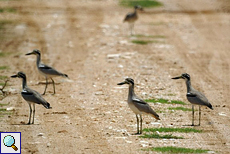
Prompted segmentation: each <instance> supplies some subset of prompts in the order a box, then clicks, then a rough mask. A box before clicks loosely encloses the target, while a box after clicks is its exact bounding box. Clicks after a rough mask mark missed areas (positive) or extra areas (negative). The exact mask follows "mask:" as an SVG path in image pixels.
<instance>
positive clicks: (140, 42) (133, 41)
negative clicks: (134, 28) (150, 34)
mask: <svg viewBox="0 0 230 154" xmlns="http://www.w3.org/2000/svg"><path fill="white" fill-rule="evenodd" d="M132 43H135V44H140V45H146V44H149V43H159V41H150V40H132Z"/></svg>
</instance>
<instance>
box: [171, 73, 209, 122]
mask: <svg viewBox="0 0 230 154" xmlns="http://www.w3.org/2000/svg"><path fill="white" fill-rule="evenodd" d="M172 79H184V80H185V83H186V86H187V94H186V96H187V99H188V101H189V102H190V103H191V104H192V115H193V117H192V126H194V105H199V126H200V119H201V106H207V107H209V108H210V109H212V110H213V108H212V105H211V103H210V102H209V101H208V99H207V98H206V97H205V96H204V94H202V93H201V92H199V91H197V90H196V89H194V88H193V87H192V85H191V80H190V75H189V74H187V73H184V74H182V75H181V76H179V77H174V78H172Z"/></svg>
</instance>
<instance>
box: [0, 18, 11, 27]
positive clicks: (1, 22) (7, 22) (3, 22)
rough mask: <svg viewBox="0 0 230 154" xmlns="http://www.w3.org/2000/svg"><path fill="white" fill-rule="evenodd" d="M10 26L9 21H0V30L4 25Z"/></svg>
mask: <svg viewBox="0 0 230 154" xmlns="http://www.w3.org/2000/svg"><path fill="white" fill-rule="evenodd" d="M7 24H12V21H10V20H0V29H3V28H4V26H5V25H7Z"/></svg>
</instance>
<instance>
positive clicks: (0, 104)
mask: <svg viewBox="0 0 230 154" xmlns="http://www.w3.org/2000/svg"><path fill="white" fill-rule="evenodd" d="M9 104H10V103H8V104H2V103H0V106H7V105H9Z"/></svg>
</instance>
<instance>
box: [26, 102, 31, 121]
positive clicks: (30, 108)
mask: <svg viewBox="0 0 230 154" xmlns="http://www.w3.org/2000/svg"><path fill="white" fill-rule="evenodd" d="M28 104H29V107H30V116H29V122H28V123H27V124H28V125H29V124H30V119H31V113H32V108H31V104H30V103H28Z"/></svg>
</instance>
